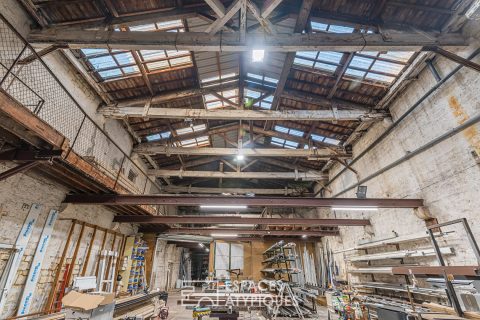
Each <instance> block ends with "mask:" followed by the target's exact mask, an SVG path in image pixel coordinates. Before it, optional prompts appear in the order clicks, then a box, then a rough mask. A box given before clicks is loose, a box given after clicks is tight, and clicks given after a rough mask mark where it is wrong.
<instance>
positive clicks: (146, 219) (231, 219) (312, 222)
mask: <svg viewBox="0 0 480 320" xmlns="http://www.w3.org/2000/svg"><path fill="white" fill-rule="evenodd" d="M113 221H115V222H129V223H141V224H240V225H241V224H264V225H306V226H368V225H370V220H367V219H302V218H242V217H236V216H139V215H135V216H116V217H115V218H114V220H113Z"/></svg>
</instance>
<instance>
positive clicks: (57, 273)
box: [45, 220, 77, 313]
mask: <svg viewBox="0 0 480 320" xmlns="http://www.w3.org/2000/svg"><path fill="white" fill-rule="evenodd" d="M76 224H77V221H76V220H72V224H71V225H70V230H69V231H68V236H67V241H66V243H65V247H64V248H63V252H62V256H61V257H60V261H59V263H58V266H57V270H56V271H55V277H54V279H53V283H52V288H51V289H50V294H49V295H48V299H47V304H46V305H45V312H46V313H50V312H51V310H52V305H53V299H54V297H55V293H56V292H55V291H56V290H57V284H58V279H59V278H60V273H61V272H62V267H63V263H64V262H65V257H66V255H67V251H68V247H69V245H70V240H71V239H72V235H73V230H74V229H75V225H76Z"/></svg>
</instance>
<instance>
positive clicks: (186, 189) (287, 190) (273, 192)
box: [162, 186, 308, 223]
mask: <svg viewBox="0 0 480 320" xmlns="http://www.w3.org/2000/svg"><path fill="white" fill-rule="evenodd" d="M162 191H164V192H169V193H206V194H222V193H232V194H247V193H253V194H262V195H285V196H288V195H290V194H298V193H302V192H308V190H306V189H292V188H284V189H264V188H260V189H255V188H227V187H222V188H202V187H180V186H165V187H163V188H162ZM190 223H191V222H190Z"/></svg>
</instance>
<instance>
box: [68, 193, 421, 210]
mask: <svg viewBox="0 0 480 320" xmlns="http://www.w3.org/2000/svg"><path fill="white" fill-rule="evenodd" d="M64 203H77V204H102V205H116V206H119V205H137V204H151V205H177V206H179V205H181V206H199V205H220V206H221V205H246V206H268V207H326V208H331V207H378V208H418V207H422V206H423V200H422V199H388V198H387V199H354V198H292V197H220V196H218V197H212V196H170V195H160V194H158V195H126V194H125V195H124V194H122V195H115V194H70V195H67V196H66V197H65V200H64Z"/></svg>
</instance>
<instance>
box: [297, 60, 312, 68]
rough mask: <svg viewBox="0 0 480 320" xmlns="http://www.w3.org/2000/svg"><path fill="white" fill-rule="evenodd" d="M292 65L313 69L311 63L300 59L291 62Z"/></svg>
mask: <svg viewBox="0 0 480 320" xmlns="http://www.w3.org/2000/svg"><path fill="white" fill-rule="evenodd" d="M293 63H294V64H298V65H302V66H307V67H313V64H314V62H313V61H310V60H305V59H300V58H295V60H293Z"/></svg>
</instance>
